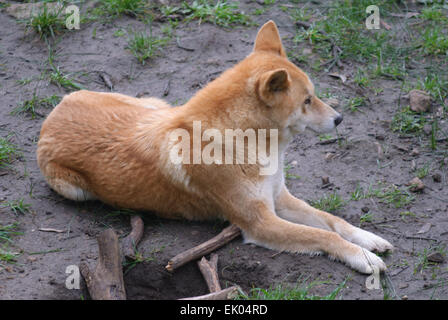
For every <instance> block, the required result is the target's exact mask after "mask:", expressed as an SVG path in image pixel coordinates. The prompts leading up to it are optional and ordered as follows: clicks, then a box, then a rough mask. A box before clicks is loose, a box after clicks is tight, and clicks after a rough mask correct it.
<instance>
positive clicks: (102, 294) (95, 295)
mask: <svg viewBox="0 0 448 320" xmlns="http://www.w3.org/2000/svg"><path fill="white" fill-rule="evenodd" d="M97 241H98V248H99V252H98V255H99V258H98V264H97V266H96V268H95V271H94V272H91V271H90V270H89V267H88V266H87V264H86V263H81V264H80V267H79V269H80V271H81V274H82V276H83V277H84V279H85V281H86V284H87V289H88V290H89V293H90V297H91V298H92V299H93V300H126V291H125V288H124V280H123V269H122V264H121V254H120V247H119V244H118V237H117V234H116V233H115V231H114V230H113V229H107V230H105V231H103V232H102V233H101V234H100V235H99V236H98V238H97Z"/></svg>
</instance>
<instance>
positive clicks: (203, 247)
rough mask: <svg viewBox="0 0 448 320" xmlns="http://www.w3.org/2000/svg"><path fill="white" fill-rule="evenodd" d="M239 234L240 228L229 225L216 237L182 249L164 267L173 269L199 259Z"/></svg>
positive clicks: (169, 269)
mask: <svg viewBox="0 0 448 320" xmlns="http://www.w3.org/2000/svg"><path fill="white" fill-rule="evenodd" d="M239 235H241V230H240V229H239V228H238V227H237V226H235V225H231V226H229V227H227V228H225V229H224V230H222V231H221V233H220V234H218V235H217V236H216V237H214V238H212V239H210V240H208V241H206V242H204V243H202V244H200V245H198V246H196V247H194V248H191V249H189V250H187V251H184V252H182V253H180V254H178V255H177V256H175V257H174V258H172V259H171V260H170V261H168V264H167V266H166V267H165V268H166V269H167V270H168V271H174V270H175V269H177V268H179V267H181V266H183V265H184V264H186V263H188V262H190V261H192V260H196V259H199V258H200V257H202V256H205V255H207V254H209V253H210V252H212V251H214V250H216V249H218V248H220V247H222V246H223V245H225V244H226V243H228V242H230V241H232V240H233V239H235V238H236V237H238V236H239Z"/></svg>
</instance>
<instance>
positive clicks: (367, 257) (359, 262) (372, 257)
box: [346, 247, 387, 274]
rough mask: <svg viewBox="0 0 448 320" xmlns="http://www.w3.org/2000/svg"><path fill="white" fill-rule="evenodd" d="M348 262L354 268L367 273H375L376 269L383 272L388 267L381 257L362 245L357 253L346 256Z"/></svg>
mask: <svg viewBox="0 0 448 320" xmlns="http://www.w3.org/2000/svg"><path fill="white" fill-rule="evenodd" d="M346 263H347V264H348V265H349V266H350V267H352V268H353V269H355V270H357V271H359V272H361V273H367V274H371V273H374V272H375V271H377V272H381V271H385V270H386V269H387V267H386V264H385V263H384V262H383V260H381V258H380V257H378V256H377V255H376V254H374V253H372V252H370V251H368V250H366V249H364V248H361V247H359V250H358V252H357V253H356V254H355V255H352V256H349V257H347V258H346ZM375 268H376V270H375Z"/></svg>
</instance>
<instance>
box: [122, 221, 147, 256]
mask: <svg viewBox="0 0 448 320" xmlns="http://www.w3.org/2000/svg"><path fill="white" fill-rule="evenodd" d="M131 227H132V231H131V233H130V234H129V235H128V236H127V237H126V238H124V239H123V241H122V243H121V248H122V250H123V255H124V257H126V258H129V259H133V260H135V249H136V247H137V245H138V243H139V242H140V240H141V239H142V236H143V228H144V224H143V220H142V218H140V216H137V215H134V216H132V217H131Z"/></svg>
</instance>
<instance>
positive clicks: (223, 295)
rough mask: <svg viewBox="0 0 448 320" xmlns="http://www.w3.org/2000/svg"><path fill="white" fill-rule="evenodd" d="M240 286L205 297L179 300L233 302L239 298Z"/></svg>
mask: <svg viewBox="0 0 448 320" xmlns="http://www.w3.org/2000/svg"><path fill="white" fill-rule="evenodd" d="M240 290H241V289H240V287H239V286H232V287H229V288H226V289H223V290H220V291H217V292H212V293H209V294H206V295H203V296H197V297H190V298H183V299H179V300H232V299H234V298H235V297H236V296H238V292H239V291H240Z"/></svg>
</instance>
